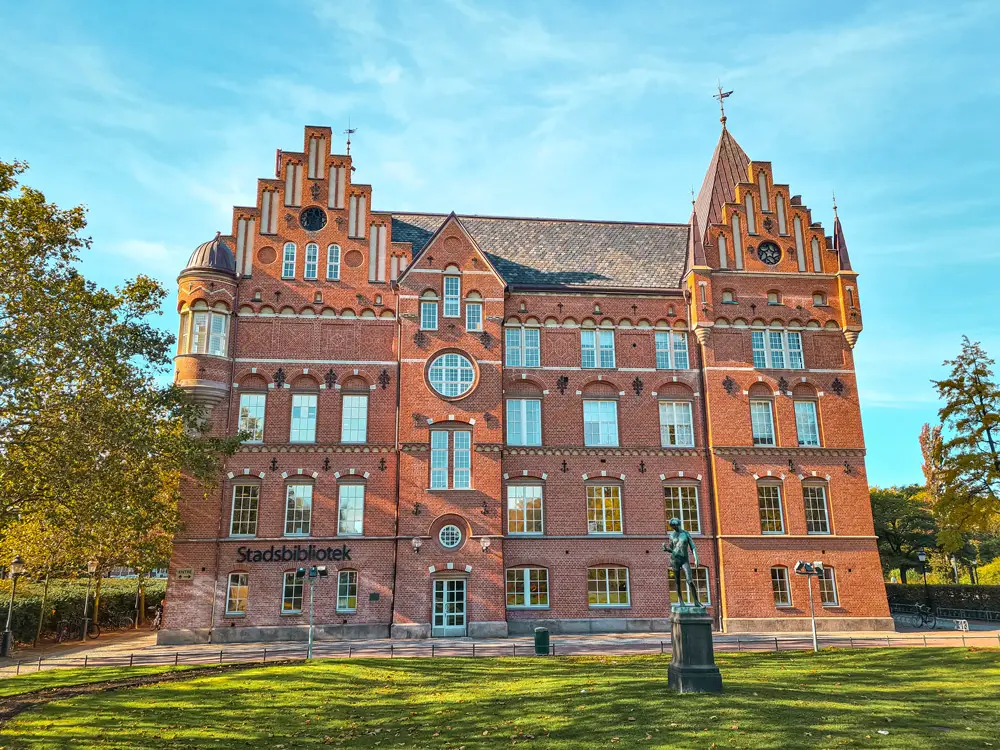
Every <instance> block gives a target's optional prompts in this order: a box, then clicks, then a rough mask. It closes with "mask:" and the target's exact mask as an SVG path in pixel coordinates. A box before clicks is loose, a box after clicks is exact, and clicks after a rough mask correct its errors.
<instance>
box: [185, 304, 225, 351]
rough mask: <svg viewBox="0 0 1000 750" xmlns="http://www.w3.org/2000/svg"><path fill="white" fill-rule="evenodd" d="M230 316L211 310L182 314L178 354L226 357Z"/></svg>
mask: <svg viewBox="0 0 1000 750" xmlns="http://www.w3.org/2000/svg"><path fill="white" fill-rule="evenodd" d="M228 330H229V315H227V314H226V313H223V312H215V311H210V310H194V311H187V312H183V313H181V330H180V337H179V338H180V341H179V344H178V347H177V353H178V354H214V355H215V356H217V357H225V356H226V349H227V346H226V344H227V338H228Z"/></svg>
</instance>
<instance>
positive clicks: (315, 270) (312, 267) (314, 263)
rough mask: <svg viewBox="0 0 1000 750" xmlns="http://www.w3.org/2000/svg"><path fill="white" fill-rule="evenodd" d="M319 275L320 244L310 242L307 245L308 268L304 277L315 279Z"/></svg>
mask: <svg viewBox="0 0 1000 750" xmlns="http://www.w3.org/2000/svg"><path fill="white" fill-rule="evenodd" d="M318 275H319V245H317V244H316V243H315V242H310V243H309V244H308V245H306V270H305V274H304V276H303V278H306V279H315V278H316V277H317V276H318Z"/></svg>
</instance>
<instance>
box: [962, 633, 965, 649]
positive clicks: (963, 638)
mask: <svg viewBox="0 0 1000 750" xmlns="http://www.w3.org/2000/svg"><path fill="white" fill-rule="evenodd" d="M962 648H965V631H963V632H962Z"/></svg>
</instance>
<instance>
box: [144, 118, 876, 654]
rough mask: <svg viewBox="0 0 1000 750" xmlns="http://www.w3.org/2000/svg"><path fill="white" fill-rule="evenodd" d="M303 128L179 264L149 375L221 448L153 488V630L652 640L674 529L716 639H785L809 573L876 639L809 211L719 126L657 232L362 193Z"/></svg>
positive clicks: (854, 322) (832, 252)
mask: <svg viewBox="0 0 1000 750" xmlns="http://www.w3.org/2000/svg"><path fill="white" fill-rule="evenodd" d="M332 136H333V133H332V131H331V129H330V128H328V127H306V128H305V133H304V141H303V144H302V150H301V151H283V150H282V151H278V152H277V159H276V163H275V175H274V177H273V178H270V177H269V178H264V179H260V180H258V181H257V188H256V192H255V193H253V194H252V195H253V197H252V199H251V198H250V195H251V194H250V193H249V191H248V200H250V201H251V202H249V203H248V204H247V205H245V206H236V207H235V208H234V209H233V216H232V226H231V228H230V229H229V230H227V231H226V232H224V233H218V234H217V235H216V236H215V237H214V239H210V240H209V241H207V242H205V243H204V244H202V245H200V246H198V247H197V248H196V249H195V250H194V252H193V253H192V254H191V257H190V259H189V260H188V262H187V265H186V266H185V267H184V268H183V270H181V272H180V276H179V277H178V300H177V309H178V311H179V313H180V331H179V335H178V351H177V358H176V360H175V381H176V383H177V384H178V385H179V386H180V387H182V388H184V389H185V390H187V391H188V392H189V393H191V394H192V395H193V397H194V398H196V399H197V400H198V401H199V402H200V403H201V404H203V405H204V407H205V415H206V416H205V429H206V430H207V431H208V433H209V434H213V435H219V436H222V435H236V434H241V435H242V436H243V442H242V444H241V447H240V448H239V450H238V451H237V452H236V453H235V454H234V455H233V456H231V457H229V458H228V459H226V467H225V469H224V472H223V474H222V476H220V478H219V481H218V483H217V484H215V485H214V486H212V487H210V488H207V489H206V488H205V487H203V486H200V485H198V484H196V483H195V482H194V481H192V480H187V479H186V480H183V481H182V500H181V515H182V519H183V524H182V528H181V529H180V531H179V532H178V534H177V537H176V540H175V544H174V552H173V558H172V560H171V562H170V569H169V581H168V588H167V598H166V605H165V609H164V624H163V629H162V630H161V631H160V632H159V642H160V643H163V644H177V643H194V642H215V643H227V642H236V641H261V640H298V639H301V640H304V639H305V638H306V636H307V630H308V623H309V618H310V590H312V592H313V594H314V600H313V621H314V623H315V628H316V630H315V633H316V638H317V639H319V640H323V639H326V640H339V639H358V638H390V637H391V638H431V637H444V638H447V637H463V636H468V637H503V636H507V635H522V634H526V633H530V632H531V631H532V629H533V628H535V627H536V626H539V625H542V626H545V627H548V628H549V629H550V630H551V631H552V632H553V633H554V634H561V633H599V632H636V631H667V630H669V626H670V621H669V613H670V607H671V604H672V603H674V602H676V601H677V595H676V590H675V589H674V586H673V585H672V584H673V573H672V572H671V570H670V556H669V554H668V553H666V552H664V551H663V544H664V542H665V541H666V540H667V534H668V532H669V531H670V529H669V527H668V521H669V520H670V519H671V518H674V517H676V518H679V519H680V520H681V522H682V524H683V528H684V529H686V530H687V531H689V532H690V533H691V534H692V535H693V538H694V540H695V545H696V548H697V553H698V564H697V566H695V567H694V568H693V571H692V572H693V579H694V584H695V585H696V587H697V594H698V597H699V599H700V601H701V602H702V603H705V604H706V605H707V607H708V611H709V613H710V614H711V615H712V616H713V618H714V621H715V627H716V629H718V630H720V631H723V632H729V633H746V632H774V631H805V630H808V629H809V627H810V607H809V602H810V590H809V588H808V586H812V593H813V597H814V599H815V609H816V616H817V621H818V627H819V628H820V629H821V630H824V631H844V630H886V629H888V630H891V629H892V628H893V625H892V619H891V617H890V616H889V608H888V605H887V603H886V595H885V587H884V585H883V582H882V570H881V566H880V563H879V556H878V551H877V549H876V539H875V534H874V530H873V524H872V514H871V509H870V505H869V499H868V482H867V476H866V471H865V446H864V437H863V434H862V428H861V413H860V407H859V402H858V392H857V381H856V378H855V371H854V359H853V356H852V351H853V348H854V345H855V343H856V342H857V340H858V335H859V334H860V333H861V329H862V312H861V298H860V294H859V288H858V283H857V282H858V274H857V273H856V272H855V271H854V270H853V268H852V266H851V260H850V258H849V256H848V252H847V243H846V241H845V237H844V231H843V228H842V226H841V222H840V219H839V218H838V217H837V213H836V207H833V208H832V209H831V211H830V212H829V213H830V216H829V217H828V218H829V219H831V221H832V229H831V230H830V232H829V234H827V230H825V229H824V227H823V225H822V223H821V222H820V221H819V220H818V219H817V218H816V217H814V215H813V213H812V211H811V209H810V208H808V207H807V206H806V205H805V203H804V202H803V199H802V197H801V196H799V195H796V194H794V193H793V192H792V189H791V188H790V187H789V185H787V184H784V183H782V182H780V181H779V180H778V179H777V178H778V177H780V174H778V173H775V172H774V171H773V169H772V165H771V163H770V162H768V161H757V160H754V159H751V158H750V157H749V156H748V155H747V154H746V152H744V150H743V149H742V148H741V147H740V145H739V144H738V143H737V142H736V139H735V138H734V137H733V135H732V134H731V133H730V132H729V130H728V129H727V127H726V122H725V117H724V116H723V118H722V129H721V134H720V136H719V140H718V144H717V146H716V148H715V152H714V153H712V154H711V155H709V154H708V153H706V154H705V156H706V160H707V161H708V164H709V166H708V172H707V174H706V175H705V177H704V182H703V183H702V186H701V190H700V192H699V193H698V195H697V197H696V199H695V201H694V204H693V207H692V210H691V213H690V216H688V217H675V218H677V219H680V220H679V221H674V222H664V223H648V222H627V221H598V220H594V221H591V220H588V219H549V218H531V217H514V216H492V215H489V214H487V213H484V214H475V215H456V214H455V213H447V212H446V211H443V212H439V213H430V212H429V213H413V212H399V211H392V210H385V209H382V208H380V206H379V203H378V201H377V200H376V198H377V193H376V190H375V187H377V186H372V185H367V184H362V183H359V182H357V181H356V180H355V176H356V174H358V173H360V172H361V171H362V170H363V166H364V165H355V164H354V163H353V162H352V158H351V156H350V143H349V142H348V144H347V148H346V149H345V150H346V152H347V153H346V154H336V153H331V151H333V150H335V149H333V148H332ZM336 150H339V149H336ZM356 170H357V171H356ZM248 187H249V186H248ZM427 208H439V209H440V208H444V209H446V210H447V209H448V208H449V207H447V206H444V207H441V206H433V205H430V206H427ZM482 208H483V210H484V211H489V206H483V207H482ZM824 213H826V212H825V211H824ZM209 236H210V233H209ZM192 244H193V243H192ZM178 265H180V264H178ZM798 560H806V561H810V562H812V561H815V560H821V561H823V569H822V573H821V575H819V576H810V577H808V578H807V577H806V576H801V575H797V574H796V573H795V570H794V567H795V563H796V561H798ZM312 566H322V567H324V568H325V573H326V574H327V575H325V576H323V577H318V576H317V577H316V578H315V579H310V578H309V577H308V575H306V576H304V577H303V576H301V575H299V574H297V571H298V570H299V569H300V568H306V569H308V568H310V567H312Z"/></svg>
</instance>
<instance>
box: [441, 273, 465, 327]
mask: <svg viewBox="0 0 1000 750" xmlns="http://www.w3.org/2000/svg"><path fill="white" fill-rule="evenodd" d="M461 299H462V279H461V278H460V277H458V276H445V277H444V316H445V317H446V318H457V317H459V316H460V315H461V313H462V305H461Z"/></svg>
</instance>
